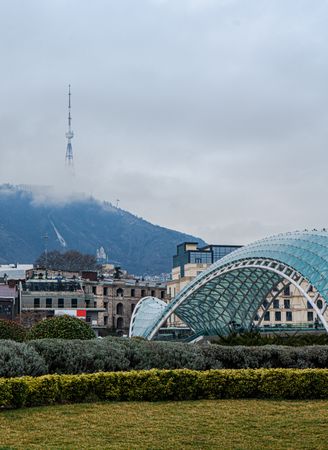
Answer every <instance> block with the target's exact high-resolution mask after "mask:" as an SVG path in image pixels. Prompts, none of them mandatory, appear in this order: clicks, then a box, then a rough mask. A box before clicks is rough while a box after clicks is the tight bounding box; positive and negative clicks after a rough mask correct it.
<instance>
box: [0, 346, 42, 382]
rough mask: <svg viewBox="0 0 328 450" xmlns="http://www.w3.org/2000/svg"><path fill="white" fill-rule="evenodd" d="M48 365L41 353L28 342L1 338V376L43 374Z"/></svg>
mask: <svg viewBox="0 0 328 450" xmlns="http://www.w3.org/2000/svg"><path fill="white" fill-rule="evenodd" d="M45 373H48V367H47V364H46V363H45V361H44V359H43V358H42V356H41V355H39V354H38V352H36V351H35V350H34V349H33V348H31V347H29V346H27V345H26V344H22V343H18V342H14V341H5V340H0V377H18V376H22V375H32V376H37V375H42V374H45Z"/></svg>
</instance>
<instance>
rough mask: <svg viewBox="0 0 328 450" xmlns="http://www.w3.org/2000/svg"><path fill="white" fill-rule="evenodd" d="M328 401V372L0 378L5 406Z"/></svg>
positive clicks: (175, 372)
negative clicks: (261, 399) (196, 401)
mask: <svg viewBox="0 0 328 450" xmlns="http://www.w3.org/2000/svg"><path fill="white" fill-rule="evenodd" d="M236 398H270V399H327V398H328V370H324V369H307V370H294V369H260V370H252V369H244V370H211V371H203V372H200V371H192V370H186V369H184V370H148V371H139V372H138V371H132V372H111V373H110V372H109V373H105V372H100V373H97V374H89V375H45V376H41V377H37V378H32V377H23V378H9V379H0V407H2V408H19V407H22V406H37V405H51V404H54V403H63V402H65V403H67V402H69V403H77V402H86V401H87V402H90V401H164V400H197V399H236Z"/></svg>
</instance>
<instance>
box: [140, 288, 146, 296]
mask: <svg viewBox="0 0 328 450" xmlns="http://www.w3.org/2000/svg"><path fill="white" fill-rule="evenodd" d="M141 297H146V290H145V289H142V290H141Z"/></svg>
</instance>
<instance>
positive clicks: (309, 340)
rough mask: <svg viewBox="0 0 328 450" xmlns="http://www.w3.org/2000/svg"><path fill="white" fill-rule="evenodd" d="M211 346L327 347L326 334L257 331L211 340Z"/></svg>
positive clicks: (327, 336) (327, 337)
mask: <svg viewBox="0 0 328 450" xmlns="http://www.w3.org/2000/svg"><path fill="white" fill-rule="evenodd" d="M212 343H213V344H217V345H223V346H228V345H229V346H230V345H231V346H235V345H243V346H261V345H287V346H290V347H301V346H307V345H328V334H327V333H319V334H309V333H304V334H297V333H295V334H293V335H291V334H281V333H279V334H273V335H270V336H269V335H263V334H261V333H260V332H259V331H250V332H244V333H237V332H233V333H230V334H229V335H227V336H219V337H218V338H216V339H213V340H212Z"/></svg>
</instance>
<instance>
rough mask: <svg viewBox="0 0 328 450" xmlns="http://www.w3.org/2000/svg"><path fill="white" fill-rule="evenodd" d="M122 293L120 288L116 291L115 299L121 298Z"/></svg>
mask: <svg viewBox="0 0 328 450" xmlns="http://www.w3.org/2000/svg"><path fill="white" fill-rule="evenodd" d="M123 295H124V291H123V289H122V288H118V289H116V297H123Z"/></svg>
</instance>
